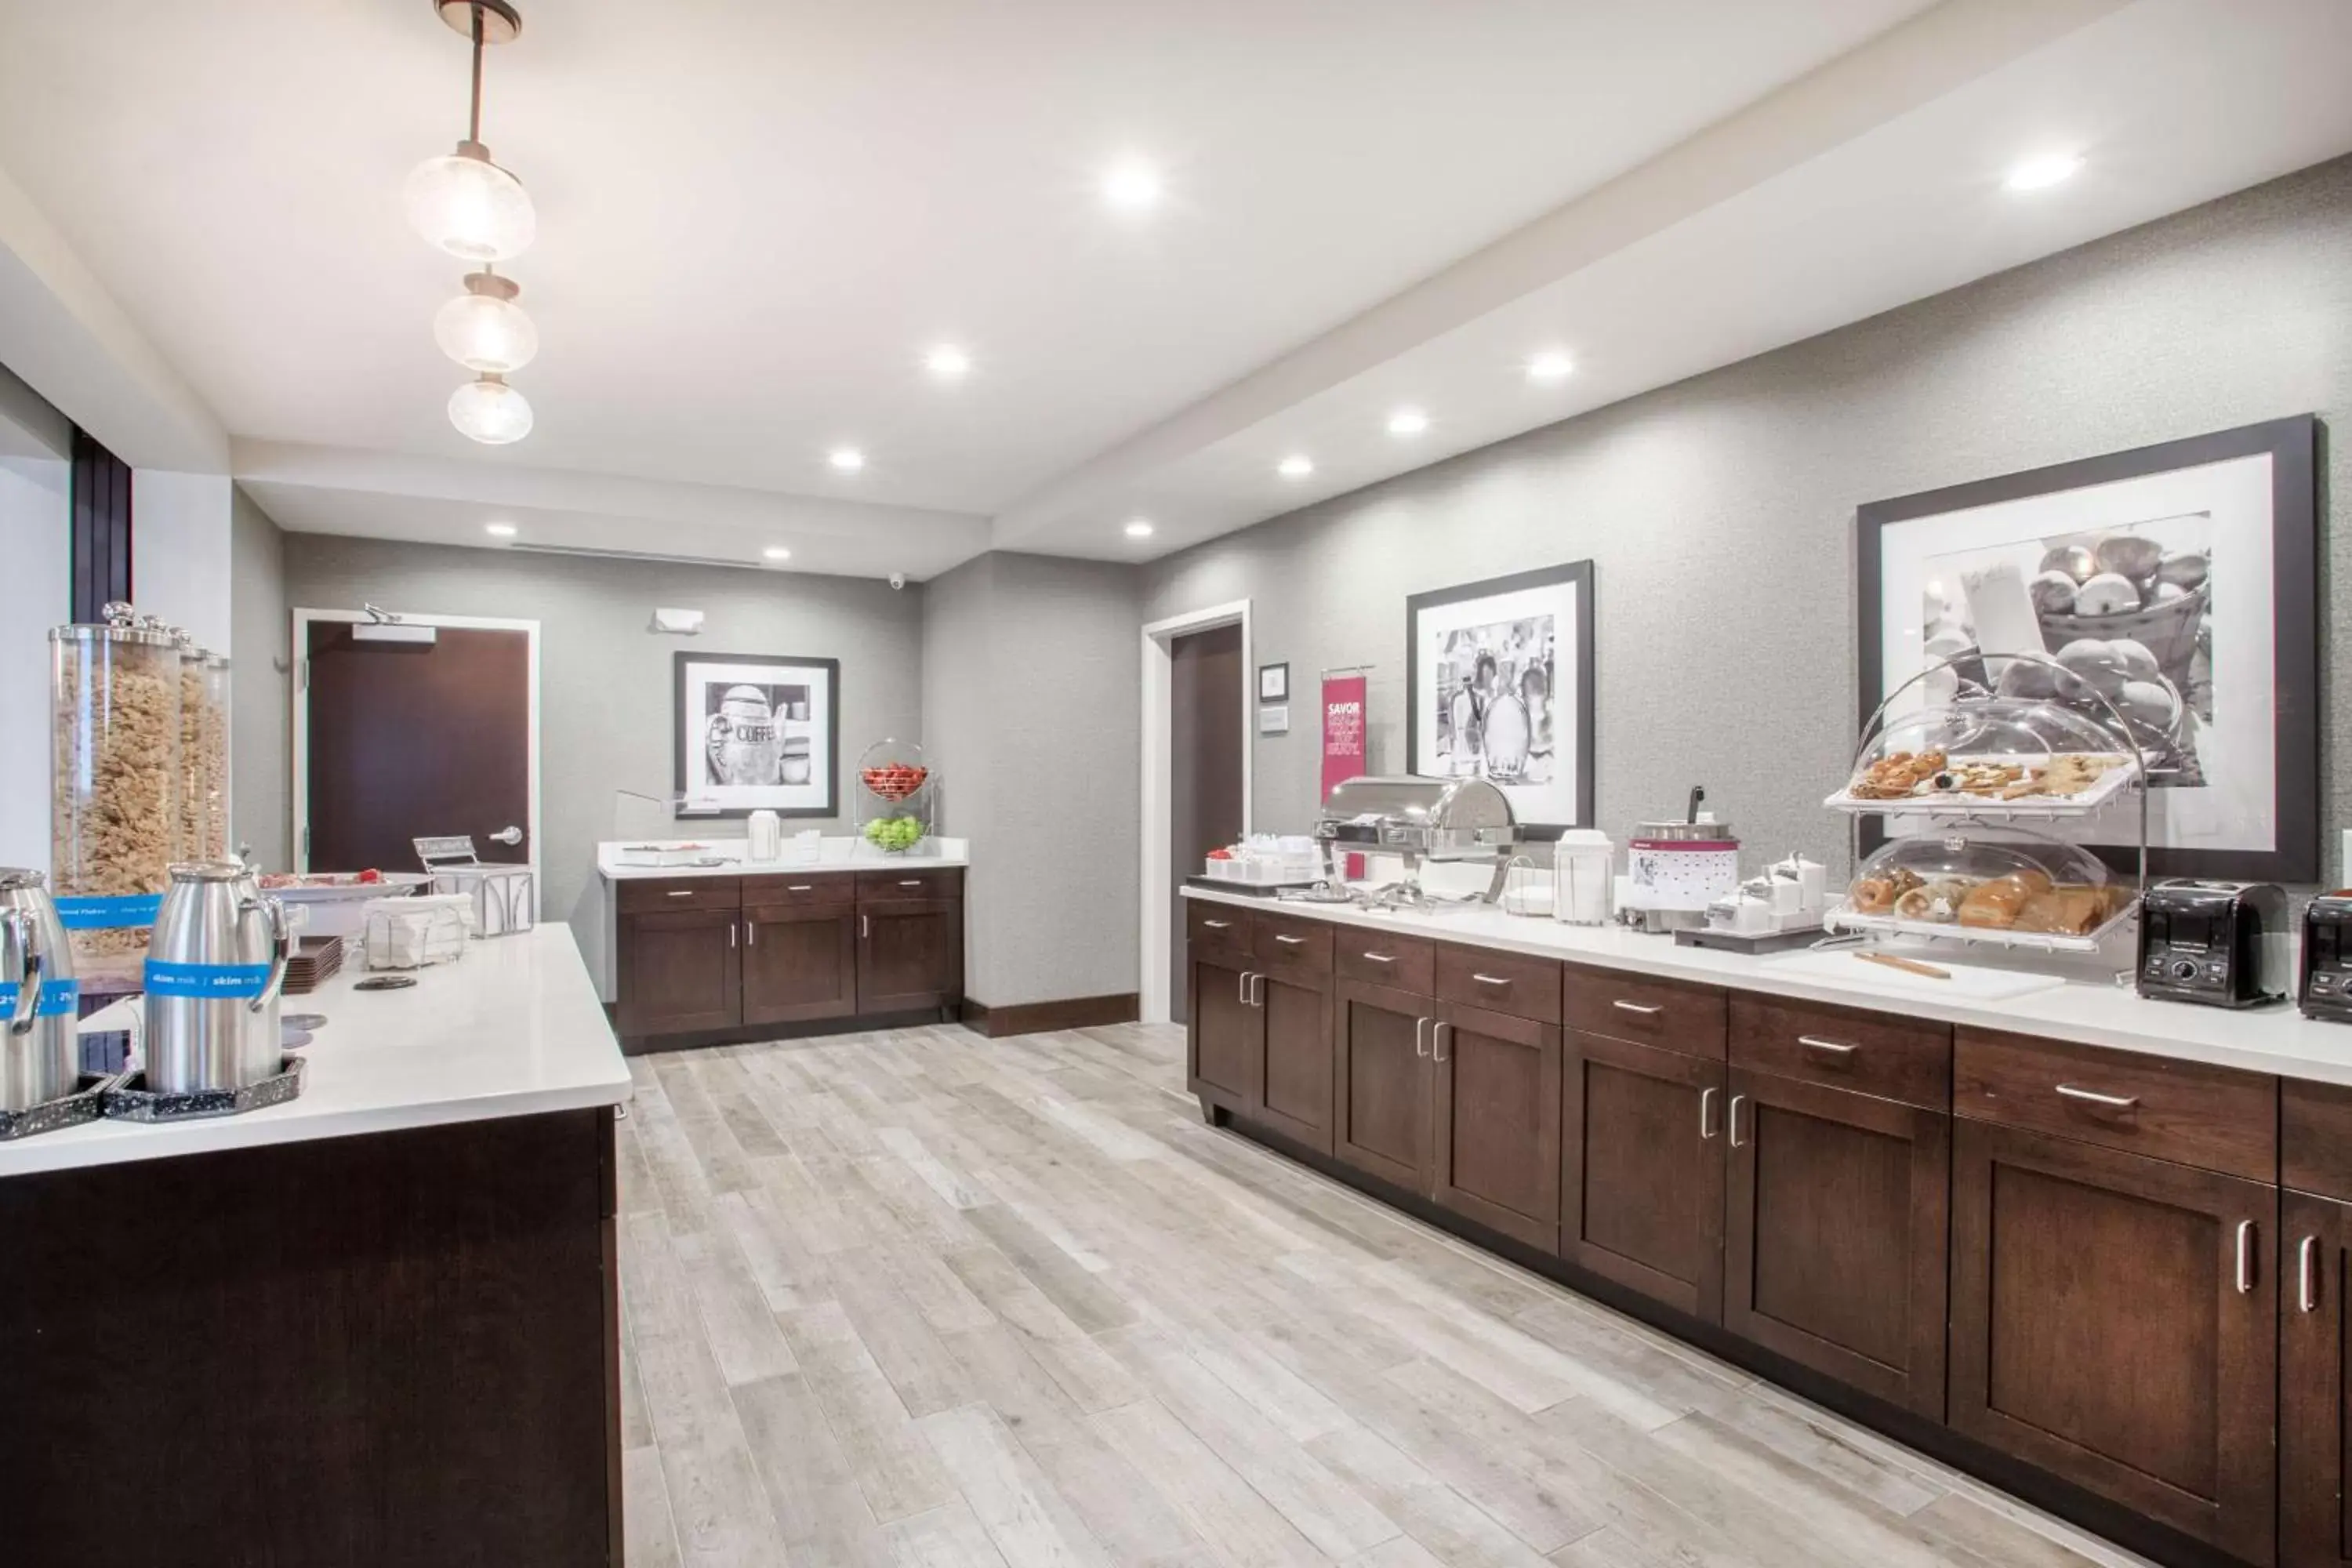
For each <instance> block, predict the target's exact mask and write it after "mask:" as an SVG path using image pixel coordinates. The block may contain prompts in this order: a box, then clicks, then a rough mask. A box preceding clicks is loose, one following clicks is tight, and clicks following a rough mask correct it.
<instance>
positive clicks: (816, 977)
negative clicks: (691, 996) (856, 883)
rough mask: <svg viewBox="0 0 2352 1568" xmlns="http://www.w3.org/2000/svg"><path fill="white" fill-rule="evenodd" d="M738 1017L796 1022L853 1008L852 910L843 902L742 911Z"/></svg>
mask: <svg viewBox="0 0 2352 1568" xmlns="http://www.w3.org/2000/svg"><path fill="white" fill-rule="evenodd" d="M742 963H743V1022H744V1023H746V1024H786V1023H797V1022H800V1021H801V1020H803V1019H808V1018H843V1017H847V1016H850V1015H851V1014H853V1013H855V1012H856V1011H857V913H856V910H853V909H850V908H848V907H847V906H845V905H833V906H830V907H826V906H822V905H820V906H817V907H814V908H807V907H793V906H789V905H787V906H774V905H766V906H757V907H753V908H748V909H746V910H744V911H743V959H742Z"/></svg>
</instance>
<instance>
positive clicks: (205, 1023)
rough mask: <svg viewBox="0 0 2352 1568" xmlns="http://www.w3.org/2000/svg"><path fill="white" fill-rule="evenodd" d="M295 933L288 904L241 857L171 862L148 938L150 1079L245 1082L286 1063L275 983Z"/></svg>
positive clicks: (175, 1090) (174, 1090) (184, 1089)
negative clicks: (270, 892) (259, 881)
mask: <svg viewBox="0 0 2352 1568" xmlns="http://www.w3.org/2000/svg"><path fill="white" fill-rule="evenodd" d="M291 950H292V939H291V938H290V936H289V933H288V931H287V928H286V907H285V905H284V904H282V903H280V902H279V901H278V900H276V899H273V898H271V897H270V896H268V894H267V893H264V892H263V891H261V889H260V887H259V886H258V884H257V883H256V882H255V881H254V879H253V873H252V872H250V871H248V870H247V869H246V868H245V867H243V866H242V865H239V864H238V863H237V862H236V861H234V860H194V861H190V862H187V863H186V864H184V865H178V866H174V867H173V868H172V887H171V890H170V891H168V892H166V893H165V894H164V895H163V909H162V910H160V911H159V912H158V913H157V914H156V916H155V934H154V938H153V940H152V942H150V943H149V944H148V948H147V972H146V987H147V1040H146V1057H147V1059H146V1068H147V1087H148V1089H151V1090H152V1091H153V1092H155V1093H157V1094H192V1093H195V1092H198V1091H200V1090H205V1089H247V1088H250V1087H251V1086H252V1085H254V1084H257V1083H260V1082H261V1081H263V1080H264V1079H270V1078H275V1077H276V1076H277V1075H278V1071H279V1070H280V1069H281V1068H282V1067H283V1066H284V1060H285V1047H284V1045H283V1043H282V1042H281V1041H280V1039H279V1037H278V990H279V988H280V987H281V986H283V985H284V984H285V983H286V960H287V957H288V955H289V952H291Z"/></svg>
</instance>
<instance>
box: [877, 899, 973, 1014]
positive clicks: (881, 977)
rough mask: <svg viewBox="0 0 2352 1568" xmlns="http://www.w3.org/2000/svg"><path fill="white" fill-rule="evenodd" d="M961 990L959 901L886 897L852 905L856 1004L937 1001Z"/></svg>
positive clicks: (900, 1006) (907, 1006)
mask: <svg viewBox="0 0 2352 1568" xmlns="http://www.w3.org/2000/svg"><path fill="white" fill-rule="evenodd" d="M962 992H963V904H962V903H961V900H955V899H887V900H877V901H875V902H872V903H861V904H859V905H858V906H857V1010H858V1011H859V1012H860V1013H900V1012H907V1011H909V1010H911V1009H915V1008H919V1007H938V1006H941V1005H945V1004H947V1003H948V1002H950V1001H952V1000H954V999H955V998H956V997H957V996H959V995H961V994H962Z"/></svg>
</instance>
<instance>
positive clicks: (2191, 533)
mask: <svg viewBox="0 0 2352 1568" xmlns="http://www.w3.org/2000/svg"><path fill="white" fill-rule="evenodd" d="M2318 438H2319V422H2318V420H2317V419H2316V418H2315V417H2313V416H2308V415H2305V416H2296V417H2294V418H2287V419H2273V420H2270V421H2267V422H2265V423H2263V424H2260V425H2249V426H2242V427H2241V428H2239V429H2234V430H2223V431H2218V432H2216V433H2214V434H2212V435H2209V436H2196V437H2189V438H2187V439H2184V440H2179V441H2167V442H2164V443H2162V444H2160V445H2158V446H2153V447H2138V448H2136V449H2134V450H2132V451H2127V452H2114V453H2109V454H2107V455H2106V456H2104V457H2097V458H2084V459H2082V460H2080V461H2076V462H2071V463H2061V464H2058V465H2056V466H2055V467H2053V468H2036V469H2033V470H2031V471H2030V472H2026V473H2020V474H2011V475H2007V476H2004V477H2003V478H2000V479H1980V480H1977V481H1975V482H1973V483H1969V484H1962V485H1954V486H1951V487H1949V488H1948V489H1937V490H1929V491H1926V492H1924V493H1922V494H1919V495H1913V496H1904V497H1901V498H1899V499H1897V500H1883V501H1873V502H1871V503H1870V504H1869V505H1866V506H1864V507H1863V508H1861V509H1860V510H1859V512H1858V513H1857V514H1856V521H1857V527H1858V532H1859V539H1858V549H1857V551H1856V562H1857V567H1858V573H1859V580H1858V587H1859V590H1860V605H1859V607H1860V612H1861V614H1860V647H1859V648H1858V650H1857V652H1858V654H1859V658H1858V661H1857V668H1858V670H1859V671H1860V686H1861V689H1860V690H1859V692H1858V693H1857V694H1856V695H1857V699H1858V705H1859V707H1860V710H1861V712H1862V714H1863V718H1864V721H1865V722H1867V721H1868V718H1869V715H1870V714H1871V713H1872V711H1873V710H1875V709H1876V708H1877V707H1878V705H1879V704H1880V703H1881V702H1882V701H1884V700H1885V699H1886V697H1887V695H1888V693H1890V692H1894V691H1895V690H1896V689H1898V688H1900V687H1902V685H1903V683H1904V682H1905V681H1906V680H1908V679H1912V678H1913V677H1915V676H1916V675H1918V674H1919V673H1920V672H1921V671H1923V670H1927V669H1929V668H1932V667H1933V666H1935V665H1936V664H1937V662H1938V661H1940V660H1944V659H1948V658H1957V659H1958V661H1959V662H1958V664H1957V665H1955V666H1954V667H1952V668H1948V669H1943V670H1939V671H1937V673H1935V674H1933V675H1931V676H1930V677H1929V678H1928V679H1927V680H1924V681H1922V682H1920V684H1919V685H1917V686H1916V687H1914V688H1912V689H1910V690H1908V691H1906V692H1905V693H1904V694H1903V698H1902V700H1901V702H1900V704H1899V706H1900V707H1902V708H1904V709H1906V710H1907V709H1909V708H1911V707H1912V706H1913V705H1915V704H1919V705H1927V704H1937V703H1944V702H1948V701H1950V700H1953V699H1954V698H1955V697H1956V696H1968V695H1975V694H1983V693H1990V694H1991V695H1994V696H1999V697H2005V698H2013V699H2018V700H2026V701H2053V702H2057V703H2060V704H2062V705H2064V706H2068V707H2073V708H2075V709H2077V710H2080V711H2082V712H2083V713H2084V715H2085V716H2086V717H2092V718H2095V719H2097V720H2098V721H2100V722H2101V723H2102V725H2103V726H2105V728H2107V729H2109V730H2113V729H2114V728H2116V721H2117V718H2118V717H2120V720H2121V722H2122V725H2123V727H2124V729H2125V731H2126V736H2127V742H2125V743H2122V744H2119V748H2118V749H2119V751H2121V752H2124V753H2126V754H2136V755H2137V756H2141V757H2144V758H2145V759H2146V760H2147V766H2148V781H2149V786H2150V787H2149V791H2148V813H2147V821H2148V843H2149V846H2150V854H2149V869H2150V871H2151V872H2152V873H2154V874H2157V875H2160V876H2184V877H2216V878H2231V879H2258V880H2263V881H2278V882H2310V881H2315V880H2317V879H2319V877H2320V874H2321V866H2320V835H2319V805H2318V788H2319V669H2318V655H2317V634H2318V622H2317V614H2318V611H2317V604H2316V601H2315V591H2314V584H2315V580H2316V578H2317V576H2318V567H2319V562H2318V553H2317V551H2318V509H2317V494H2318V492H2317V489H2316V485H2315V476H2316V471H2317V470H2316V459H2317V449H2318ZM2020 653H2031V654H2042V655H2046V656H2048V657H2049V658H2052V659H2054V660H2055V661H2056V663H2057V666H2058V667H2059V668H2052V667H2051V666H2050V665H2049V664H2046V663H2038V662H2027V661H2024V660H2021V659H2018V658H2015V657H2013V656H2015V655H2017V654H2020ZM2094 689H2095V690H2096V691H2097V693H2098V694H2099V697H2098V698H2092V697H2090V696H2089V695H2088V693H2089V692H2090V691H2091V690H2094ZM2100 699H2104V700H2100ZM1874 826H1877V824H1876V821H1875V819H1873V820H1872V821H1870V822H1868V823H1866V824H1865V827H1866V828H1871V827H1874ZM2063 836H2064V837H2070V838H2074V839H2075V840H2077V841H2078V842H2082V843H2084V844H2086V845H2088V846H2090V847H2093V848H2095V849H2097V850H2098V851H2099V853H2100V854H2101V855H2102V856H2103V857H2104V858H2106V859H2107V860H2108V861H2109V862H2110V863H2111V864H2114V865H2116V866H2117V867H2119V868H2129V869H2134V870H2136V869H2137V842H2138V820H2137V812H2136V811H2133V810H2131V809H2129V808H2128V807H2118V808H2116V809H2115V810H2112V811H2109V812H2106V813H2103V814H2101V815H2100V816H2095V817H2092V818H2088V819H2086V820H2084V822H2082V823H2080V824H2079V825H2070V826H2068V827H2067V828H2066V829H2065V830H2064V831H2063ZM1865 837H1866V839H1870V840H1873V841H1874V838H1875V835H1874V834H1871V833H1866V834H1865ZM2126 846H2129V847H2130V849H2129V850H2126Z"/></svg>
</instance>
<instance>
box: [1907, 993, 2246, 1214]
mask: <svg viewBox="0 0 2352 1568" xmlns="http://www.w3.org/2000/svg"><path fill="white" fill-rule="evenodd" d="M1952 1110H1953V1114H1955V1115H1958V1116H1964V1117H1968V1118H1969V1119H1971V1120H1973V1121H1992V1122H1999V1123H2000V1124H2001V1125H2003V1126H2007V1127H2023V1128H2030V1129H2032V1130H2033V1131H2042V1132H2049V1133H2053V1134H2055V1135H2057V1136H2058V1137H2061V1138H2075V1139H2080V1140H2082V1141H2083V1142H2086V1143H2098V1144H2103V1145H2105V1147H2107V1148H2110V1149H2125V1150H2128V1151H2130V1152H2133V1153H2135V1154H2145V1155H2147V1156H2148V1157H2150V1158H2152V1159H2158V1160H2169V1161H2172V1162H2173V1163H2176V1164H2181V1165H2194V1166H2197V1167H2198V1168H2199V1169H2200V1170H2207V1171H2219V1172H2221V1173H2224V1174H2227V1175H2232V1176H2243V1177H2245V1178H2247V1179H2248V1180H2250V1181H2256V1182H2274V1181H2276V1180H2277V1179H2278V1169H2279V1159H2278V1155H2279V1145H2278V1123H2279V1084H2278V1079H2274V1078H2272V1077H2270V1076H2269V1075H2268V1074H2265V1073H2251V1072H2240V1071H2238V1070H2236V1069H2235V1068H2217V1067H2207V1066H2205V1065H2204V1064H2203V1063H2201V1062H2180V1061H2172V1060H2169V1059H2168V1058H2163V1057H2151V1056H2144V1055H2142V1054H2140V1053H2139V1052H2137V1051H2112V1050H2103V1049H2100V1048H2099V1047H2095V1046H2076V1045H2069V1044H2066V1043H2064V1042H2063V1041H2058V1040H2040V1039H2032V1038H2030V1037H2026V1036H2023V1035H2006V1034H2000V1033H1996V1032H1994V1031H1993V1030H1990V1029H1972V1028H1962V1029H1960V1030H1959V1031H1958V1037H1957V1039H1956V1040H1955V1042H1954V1044H1953V1048H1952Z"/></svg>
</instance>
